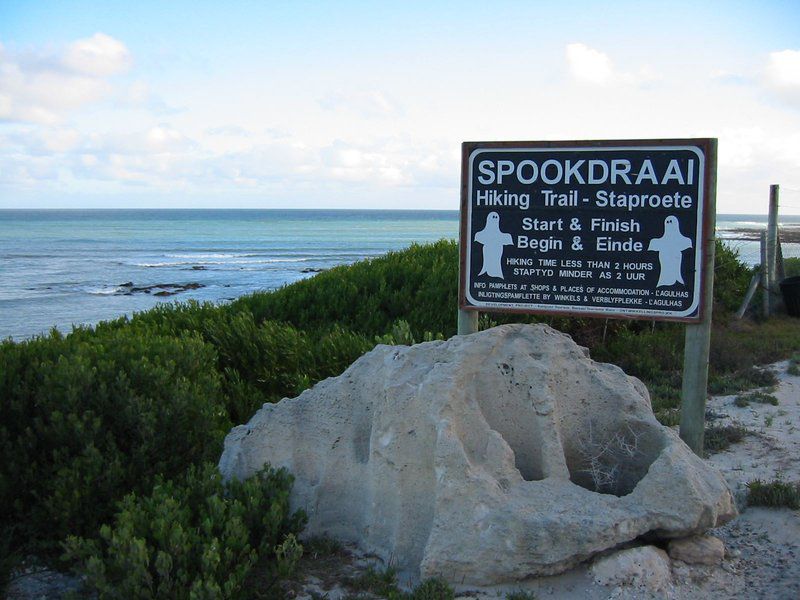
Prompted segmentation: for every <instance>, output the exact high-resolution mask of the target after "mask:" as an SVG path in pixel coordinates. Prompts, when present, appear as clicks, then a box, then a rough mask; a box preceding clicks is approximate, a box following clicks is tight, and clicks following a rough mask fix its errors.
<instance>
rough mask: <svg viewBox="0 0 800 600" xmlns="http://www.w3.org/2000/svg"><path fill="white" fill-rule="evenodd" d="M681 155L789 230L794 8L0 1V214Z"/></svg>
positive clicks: (796, 197) (325, 204)
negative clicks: (536, 143) (669, 147)
mask: <svg viewBox="0 0 800 600" xmlns="http://www.w3.org/2000/svg"><path fill="white" fill-rule="evenodd" d="M684 137H716V138H718V139H719V161H718V187H717V212H719V213H765V212H766V210H767V203H768V197H769V185H770V184H774V183H777V184H780V185H781V206H782V212H783V213H784V214H800V2H797V1H796V0H794V1H787V2H779V1H774V2H770V1H769V0H762V1H760V2H737V1H725V2H713V1H709V2H696V0H695V1H690V2H684V1H681V0H672V1H669V2H647V1H636V2H627V1H615V2H581V1H573V2H561V1H559V2H549V1H544V0H542V1H526V2H523V1H519V2H505V1H493V2H486V1H485V0H482V1H479V2H472V1H469V0H463V1H459V2H435V1H433V0H428V1H427V2H414V1H405V2H374V1H371V2H349V1H346V0H341V1H338V2H303V1H285V2H284V1H277V0H275V1H260V2H248V1H233V0H231V1H228V2H218V1H217V2H205V1H203V0H194V1H181V0H174V1H169V2H164V1H163V0H162V1H158V2H153V1H150V0H137V1H136V2H131V1H130V0H128V1H125V2H116V1H113V0H105V1H83V2H75V1H70V0H61V1H47V0H39V1H37V2H30V1H22V0H19V1H16V0H0V208H160V207H165V208H398V209H419V208H429V209H457V208H458V205H459V182H460V155H461V143H462V142H464V141H489V140H531V141H533V140H585V139H631V138H684Z"/></svg>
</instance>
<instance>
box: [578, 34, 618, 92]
mask: <svg viewBox="0 0 800 600" xmlns="http://www.w3.org/2000/svg"><path fill="white" fill-rule="evenodd" d="M567 64H568V65H569V70H570V73H571V74H572V76H573V77H574V78H575V79H576V80H578V81H581V82H585V83H596V84H606V83H610V82H611V80H612V79H614V67H613V65H612V64H611V59H610V58H609V57H608V55H607V54H605V53H603V52H600V51H598V50H595V49H594V48H589V46H587V45H585V44H568V45H567Z"/></svg>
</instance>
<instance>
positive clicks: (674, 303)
mask: <svg viewBox="0 0 800 600" xmlns="http://www.w3.org/2000/svg"><path fill="white" fill-rule="evenodd" d="M705 142H706V140H666V141H664V140H662V141H657V142H656V141H651V140H643V141H626V142H614V141H611V142H563V143H556V142H550V143H536V142H533V143H504V142H490V143H484V144H481V143H465V144H464V148H463V151H464V156H463V167H462V169H463V172H462V206H461V221H462V223H461V253H462V281H461V306H462V307H463V308H475V309H484V310H501V311H503V310H505V311H521V312H530V313H571V314H585V315H596V316H604V317H630V318H637V317H638V318H647V319H664V320H679V321H698V320H699V319H700V307H701V297H702V282H703V278H702V269H701V267H702V264H703V254H704V252H705V251H706V249H705V248H704V247H703V240H704V235H703V232H704V228H705V226H706V218H707V216H708V215H706V214H705V211H704V206H705V200H706V196H707V192H706V189H705V184H706V179H708V174H707V172H706V167H707V161H708V157H707V145H706V143H705Z"/></svg>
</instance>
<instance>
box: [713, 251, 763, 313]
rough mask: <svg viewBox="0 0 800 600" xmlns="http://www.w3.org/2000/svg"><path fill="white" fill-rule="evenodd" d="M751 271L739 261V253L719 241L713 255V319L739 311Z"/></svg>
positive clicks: (751, 274)
mask: <svg viewBox="0 0 800 600" xmlns="http://www.w3.org/2000/svg"><path fill="white" fill-rule="evenodd" d="M752 276H753V269H751V268H750V267H748V266H747V265H745V264H744V263H743V262H742V261H741V260H740V259H739V251H738V250H737V249H736V248H731V247H730V246H728V245H727V244H725V243H724V242H722V241H721V240H717V241H716V252H715V255H714V313H713V314H714V317H717V318H720V317H723V318H724V317H725V316H727V314H728V313H733V312H735V311H737V310H739V306H741V304H742V300H744V295H745V293H746V292H747V288H748V286H749V285H750V279H751V278H752Z"/></svg>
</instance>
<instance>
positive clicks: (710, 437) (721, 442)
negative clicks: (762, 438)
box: [703, 423, 750, 454]
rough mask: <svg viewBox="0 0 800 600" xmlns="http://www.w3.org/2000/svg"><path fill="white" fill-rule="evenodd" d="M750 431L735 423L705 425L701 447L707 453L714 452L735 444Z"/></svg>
mask: <svg viewBox="0 0 800 600" xmlns="http://www.w3.org/2000/svg"><path fill="white" fill-rule="evenodd" d="M748 433H750V432H749V431H748V430H747V429H746V428H745V427H742V426H741V425H739V424H737V423H732V424H730V425H707V426H706V429H705V434H704V442H703V448H704V450H705V451H706V453H707V454H716V453H718V452H722V451H723V450H725V449H726V448H728V447H729V446H730V445H731V444H736V443H737V442H741V441H742V440H743V439H744V436H745V435H747V434H748Z"/></svg>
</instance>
